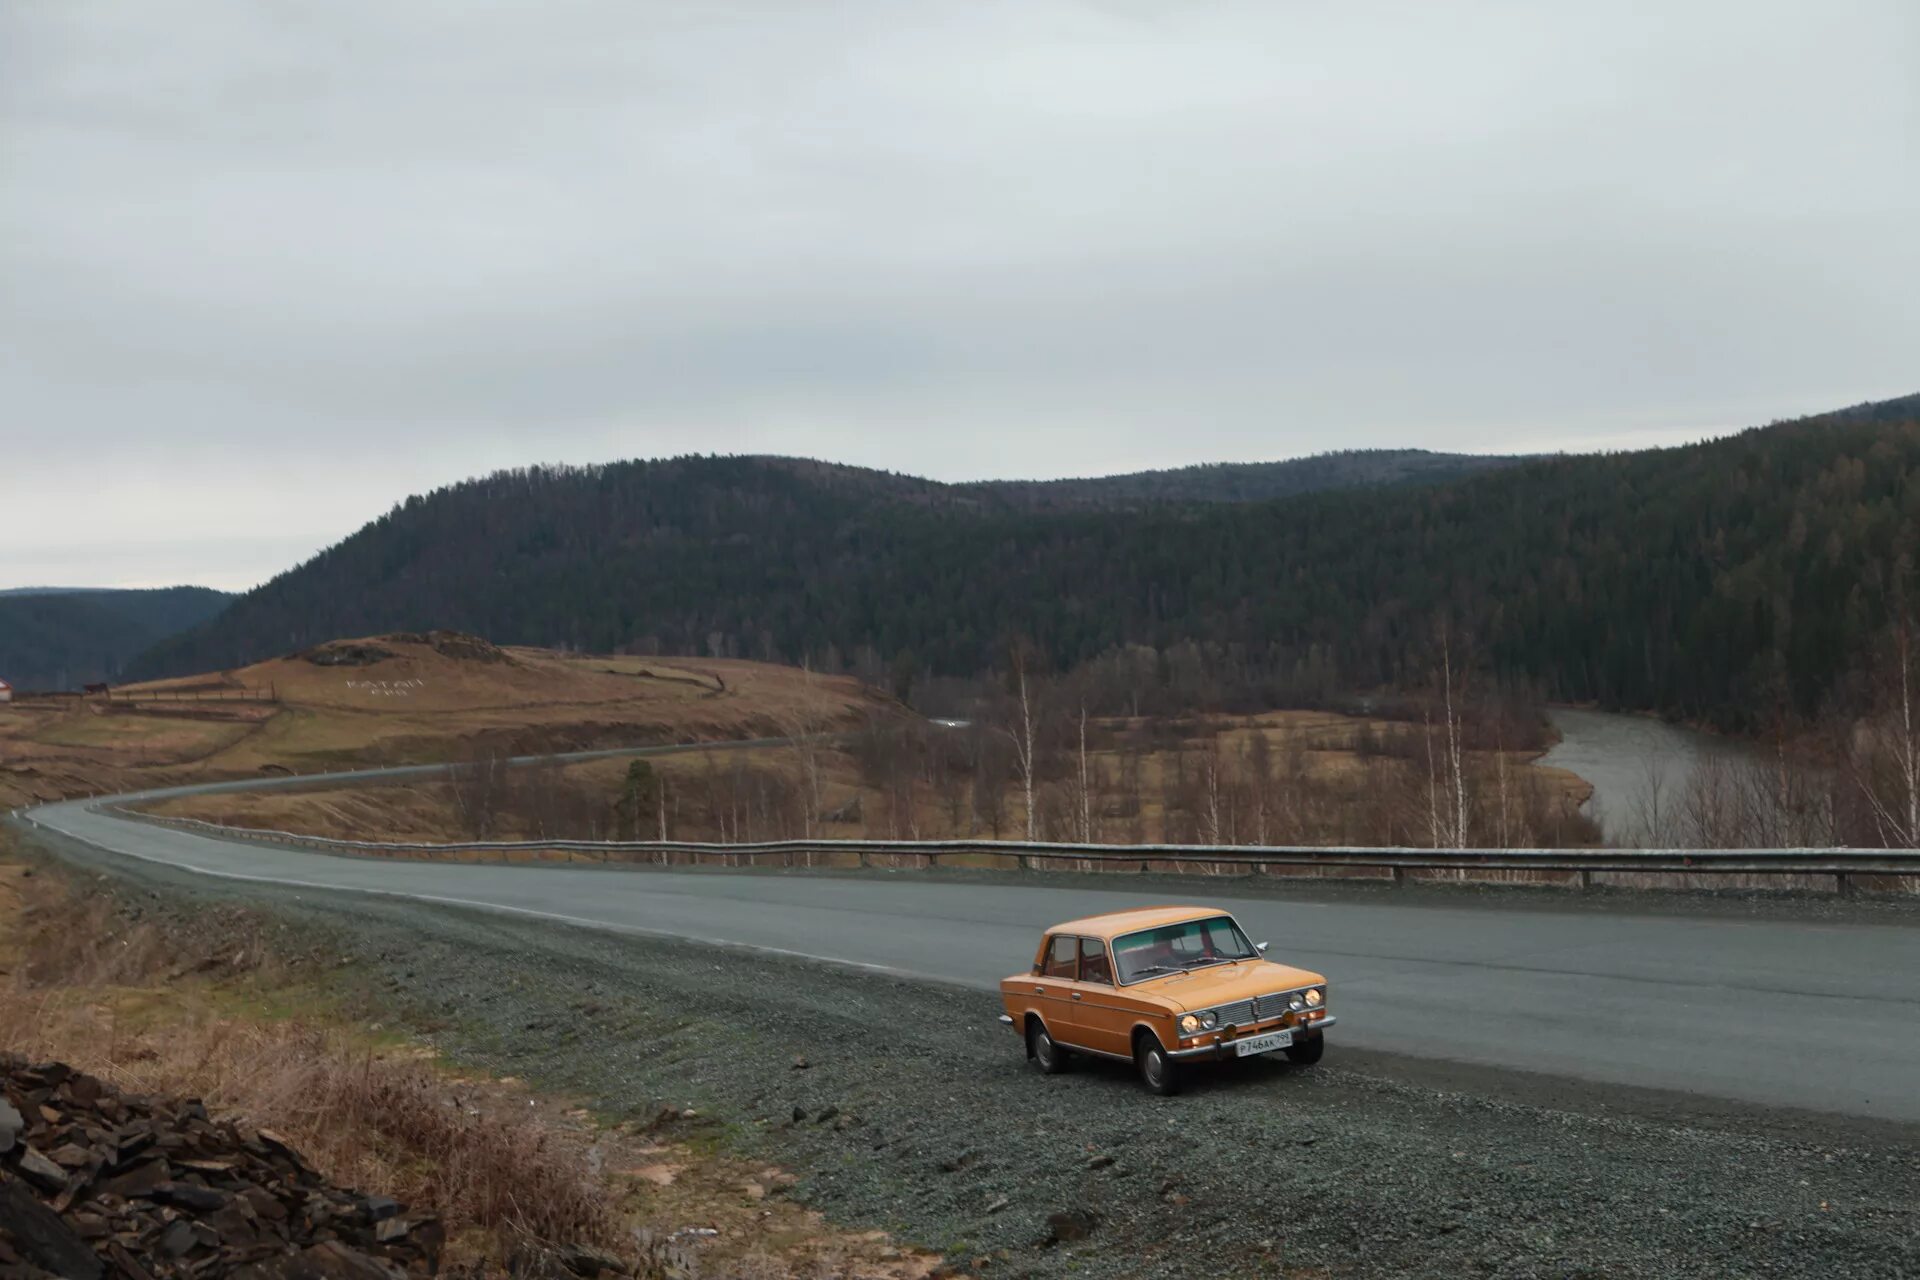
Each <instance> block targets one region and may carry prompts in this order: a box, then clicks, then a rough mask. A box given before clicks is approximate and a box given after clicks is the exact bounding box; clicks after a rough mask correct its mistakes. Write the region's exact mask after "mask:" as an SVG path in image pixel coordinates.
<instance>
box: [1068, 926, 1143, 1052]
mask: <svg viewBox="0 0 1920 1280" xmlns="http://www.w3.org/2000/svg"><path fill="white" fill-rule="evenodd" d="M1071 999H1072V1004H1073V1006H1074V1009H1073V1019H1074V1026H1075V1029H1076V1031H1077V1032H1078V1034H1079V1035H1080V1036H1081V1037H1082V1038H1081V1039H1080V1040H1078V1041H1076V1043H1077V1044H1079V1045H1080V1046H1081V1047H1083V1048H1087V1049H1093V1050H1096V1051H1098V1052H1100V1053H1111V1054H1114V1055H1116V1056H1118V1057H1122V1058H1125V1057H1129V1056H1131V1054H1132V1048H1133V1046H1132V1039H1133V1024H1134V1021H1135V1013H1134V1010H1133V1002H1132V1001H1129V1000H1127V999H1126V998H1125V997H1123V996H1122V995H1121V994H1120V988H1119V987H1118V986H1116V985H1115V984H1114V980H1113V959H1112V957H1111V956H1110V955H1109V954H1108V952H1107V944H1106V942H1105V941H1103V940H1102V939H1100V938H1082V939H1080V971H1079V975H1078V977H1077V979H1076V980H1075V983H1074V992H1073V996H1072V998H1071Z"/></svg>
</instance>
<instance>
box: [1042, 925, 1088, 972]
mask: <svg viewBox="0 0 1920 1280" xmlns="http://www.w3.org/2000/svg"><path fill="white" fill-rule="evenodd" d="M1079 958H1080V939H1078V938H1070V937H1068V936H1066V935H1065V934H1061V935H1059V936H1058V937H1056V938H1054V939H1053V941H1052V942H1051V943H1049V944H1048V946H1047V967H1046V976H1047V977H1049V978H1067V979H1071V978H1072V977H1073V967H1074V964H1075V962H1076V961H1078V960H1079Z"/></svg>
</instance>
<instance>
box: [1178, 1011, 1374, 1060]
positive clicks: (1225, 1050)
mask: <svg viewBox="0 0 1920 1280" xmlns="http://www.w3.org/2000/svg"><path fill="white" fill-rule="evenodd" d="M1338 1021H1339V1019H1338V1018H1336V1017H1334V1016H1333V1015H1332V1014H1328V1015H1327V1016H1326V1017H1324V1018H1322V1019H1320V1020H1319V1021H1318V1022H1316V1023H1314V1024H1313V1025H1312V1026H1311V1027H1306V1028H1302V1027H1275V1028H1274V1030H1275V1031H1291V1032H1294V1033H1295V1034H1296V1035H1297V1034H1299V1033H1300V1032H1301V1031H1303V1030H1306V1031H1324V1030H1326V1029H1327V1028H1328V1027H1330V1026H1332V1025H1333V1024H1334V1023H1336V1022H1338ZM1249 1034H1250V1035H1256V1036H1263V1035H1267V1034H1268V1033H1267V1032H1265V1031H1254V1032H1251V1033H1249ZM1245 1038H1247V1037H1244V1036H1235V1037H1234V1038H1233V1039H1232V1040H1221V1041H1217V1042H1216V1043H1214V1044H1199V1045H1195V1046H1194V1047H1193V1048H1191V1049H1169V1050H1167V1056H1168V1057H1169V1058H1178V1059H1182V1060H1185V1061H1191V1060H1192V1059H1194V1058H1229V1057H1232V1056H1233V1046H1234V1045H1235V1044H1237V1043H1238V1042H1239V1041H1240V1040H1242V1039H1245Z"/></svg>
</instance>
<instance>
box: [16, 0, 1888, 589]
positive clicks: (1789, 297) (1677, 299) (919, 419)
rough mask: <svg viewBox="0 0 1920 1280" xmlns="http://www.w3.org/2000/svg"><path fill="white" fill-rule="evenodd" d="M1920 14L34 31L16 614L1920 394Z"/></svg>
mask: <svg viewBox="0 0 1920 1280" xmlns="http://www.w3.org/2000/svg"><path fill="white" fill-rule="evenodd" d="M1915 66H1920V11H1917V10H1915V9H1914V8H1913V6H1912V5H1910V4H1908V3H1905V0H1853V2H1851V3H1849V2H1846V0H1841V2H1838V3H1834V4H1828V5H1819V6H1815V5H1807V4H1804V3H1785V2H1776V3H1766V2H1761V3H1755V2H1753V0H1744V2H1742V0H1713V2H1707V0H1695V2H1691V3H1689V2H1684V0H1683V2H1682V3H1678V4H1672V5H1663V6H1658V7H1655V8H1644V7H1643V8H1642V9H1640V10H1638V11H1636V9H1635V7H1632V6H1618V5H1590V6H1589V5H1580V6H1575V5H1540V4H1535V3H1507V4H1502V3H1479V4H1454V5H1433V4H1426V3H1413V2H1406V3H1397V4H1371V5H1347V6H1334V5H1307V4H1300V3H1281V2H1278V0H1264V2H1262V3H1245V4H1242V3H1230V2H1226V0H1216V2H1213V3H1199V4H1186V5H1165V4H1153V5H1149V4H1145V3H1137V2H1134V0H1126V2H1120V0H1114V2H1109V3H1064V2H1049V0H1009V2H1007V3H998V4H996V3H979V2H970V3H965V4H950V5H941V4H931V5H928V4H922V5H907V6H902V5H894V4H886V3H881V2H880V0H872V2H871V3H840V4H836V3H821V4H809V5H803V6H793V5H775V4H764V3H737V4H732V5H726V4H711V3H701V4H684V5H683V4H671V3H663V2H660V0H653V2H651V3H649V2H645V0H643V2H641V3H634V2H633V0H604V2H603V0H558V2H547V3H540V4H533V3H524V4H504V5H492V6H474V5H470V4H463V3H453V2H451V0H447V2H443V3H432V2H426V0H413V2H412V3H409V4H405V5H393V4H388V3H383V2H380V0H338V2H336V3H332V4H328V5H323V6H317V7H309V8H305V9H300V8H294V7H288V6H277V5H261V4H257V3H241V2H240V0H199V2H198V3H196V4H194V5H186V6H157V7H156V6H132V5H128V6H118V5H74V4H71V3H70V2H69V0H15V2H14V3H13V4H10V5H8V6H6V7H5V8H4V9H0V173H4V174H5V175H6V180H5V183H4V186H0V413H4V418H0V434H4V437H5V440H4V443H5V445H6V456H7V458H8V471H7V479H6V484H7V487H8V489H9V491H10V492H9V496H8V498H7V500H6V501H5V503H3V504H0V585H4V584H6V583H9V582H23V581H40V580H50V579H58V580H61V581H72V582H84V581H97V582H149V581H171V580H176V579H180V580H206V581H211V582H214V583H216V584H218V585H230V586H244V585H248V584H250V583H252V582H255V581H258V580H259V579H261V578H262V577H264V576H267V575H268V574H270V573H272V572H274V571H276V570H278V569H280V568H283V567H285V566H286V564H287V563H289V562H290V561H291V560H293V559H296V558H298V557H299V556H300V555H302V554H304V552H305V551H310V550H313V549H317V548H318V547H319V546H321V545H323V544H324V543H326V542H329V541H332V540H334V539H336V538H338V537H340V536H342V535H344V534H345V533H347V532H349V531H350V530H351V529H352V528H353V527H355V526H356V525H357V524H358V523H360V522H361V521H363V520H365V519H367V518H369V517H371V516H373V515H376V514H378V513H379V512H380V511H381V510H384V509H385V508H386V507H387V506H388V505H390V504H391V503H392V502H393V501H394V500H395V499H397V498H398V497H400V496H403V495H404V494H405V493H407V492H409V491H414V490H418V489H422V488H426V487H430V486H432V485H435V484H438V483H442V482H445V481H448V480H452V479H457V478H459V477H461V476H464V475H468V474H472V473H475V472H478V471H482V470H485V469H488V468H491V467H495V466H503V465H512V464H517V463H524V462H531V461H539V460H567V461H587V460H595V459H605V458H612V457H621V456H634V455H648V454H661V453H671V452H680V451H688V450H717V451H749V450H753V451H759V450H773V451H781V452H794V453H805V454H811V455H816V456H827V457H833V458H838V459H843V460H847V461H853V462H861V463H867V464H871V465H879V466H887V467H892V468H897V469H902V470H912V471H918V472H922V473H930V474H934V475H938V476H941V477H943V478H951V479H959V478H966V477H976V476H1004V475H1058V474H1068V473H1088V472H1097V471H1115V470H1128V469H1136V468H1139V467H1145V466H1156V465H1176V464H1180V463H1184V462H1191V461H1198V460H1209V459H1221V458H1235V459H1251V458H1273V457H1285V456H1292V455H1296V454H1301V453H1309V452H1315V451H1318V450H1322V449H1327V448H1339V447H1348V446H1352V445H1356V444H1378V445H1400V444H1420V445H1426V446H1429V447H1434V448H1451V449H1471V450H1508V449H1551V448H1593V447H1608V446H1619V445H1630V444H1644V443H1652V442H1658V441H1666V440H1674V439H1682V438H1689V437H1696V436H1699V435H1702V434H1707V433H1710V432H1714V431H1718V430H1724V429H1727V428H1731V427H1737V426H1742V425H1748V424H1750V423H1753V422H1756V421H1763V420H1766V419H1768V418H1771V417H1775V416H1785V415H1788V414H1792V413H1797V412H1804V411H1811V410H1815V409H1819V408H1824V407H1829V406H1831V405H1834V404H1838V403H1844V402H1849V401H1853V400H1859V399H1864V398H1868V397H1871V396H1876V395H1887V394H1896V393H1901V392H1905V391H1910V390H1913V389H1914V387H1915V386H1916V385H1920V378H1916V377H1915V376H1914V375H1915V370H1914V367H1913V362H1912V353H1913V352H1914V351H1916V350H1920V313H1916V312H1915V310H1914V308H1913V307H1912V305H1911V287H1910V284H1909V283H1908V282H1910V281H1912V280H1913V279H1915V278H1920V240H1916V238H1915V237H1914V236H1913V234H1912V227H1913V226H1915V225H1920V165H1916V164H1915V162H1914V161H1915V158H1916V155H1920V145H1916V144H1920V77H1916V76H1915V75H1914V74H1913V69H1914V67H1915Z"/></svg>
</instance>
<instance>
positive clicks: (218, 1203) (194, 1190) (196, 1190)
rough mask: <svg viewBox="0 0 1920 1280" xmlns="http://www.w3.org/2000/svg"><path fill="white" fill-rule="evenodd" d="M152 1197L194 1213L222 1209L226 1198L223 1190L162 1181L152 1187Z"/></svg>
mask: <svg viewBox="0 0 1920 1280" xmlns="http://www.w3.org/2000/svg"><path fill="white" fill-rule="evenodd" d="M152 1198H153V1199H155V1200H158V1201H159V1202H160V1203H162V1204H170V1205H173V1206H174V1207H175V1208H179V1209H192V1210H193V1211H194V1212H196V1213H213V1212H215V1211H216V1210H219V1209H224V1208H226V1207H227V1199H228V1197H227V1193H226V1192H224V1191H214V1190H211V1189H209V1188H207V1187H196V1186H194V1185H193V1184H192V1183H190V1182H163V1183H161V1184H160V1185H159V1186H158V1187H155V1188H154V1190H153V1197H152Z"/></svg>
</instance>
